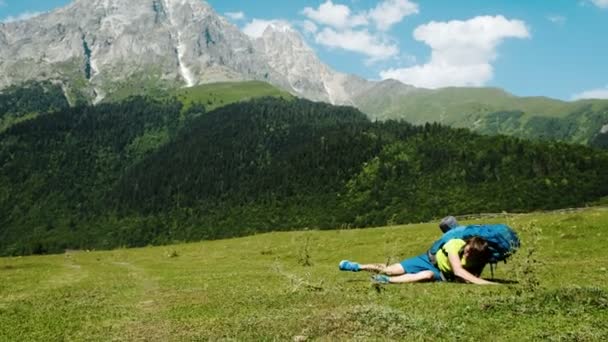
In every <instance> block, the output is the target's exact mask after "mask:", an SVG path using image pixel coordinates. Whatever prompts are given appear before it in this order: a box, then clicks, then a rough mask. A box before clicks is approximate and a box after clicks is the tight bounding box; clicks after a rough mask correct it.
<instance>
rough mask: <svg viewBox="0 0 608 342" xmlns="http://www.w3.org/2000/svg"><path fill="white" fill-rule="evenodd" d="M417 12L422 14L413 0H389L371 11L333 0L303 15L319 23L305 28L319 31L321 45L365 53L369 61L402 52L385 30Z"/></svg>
mask: <svg viewBox="0 0 608 342" xmlns="http://www.w3.org/2000/svg"><path fill="white" fill-rule="evenodd" d="M415 13H418V5H417V4H415V3H413V2H411V1H410V0H385V1H382V2H380V3H379V4H378V5H377V6H376V7H374V8H372V9H370V10H366V11H359V12H356V13H355V12H353V11H352V10H351V8H350V7H349V6H347V5H344V4H336V3H334V2H333V1H332V0H327V1H325V2H324V3H322V4H320V5H319V7H318V8H311V7H306V8H304V9H303V10H302V14H303V15H304V16H306V17H307V18H308V19H309V21H310V22H311V23H313V22H314V23H313V24H315V26H314V27H313V26H312V25H308V28H305V31H307V32H309V33H313V34H315V41H316V42H317V43H318V44H321V45H323V46H326V47H329V48H335V49H342V50H345V51H350V52H356V53H359V54H362V55H364V56H366V57H367V60H366V62H367V63H374V62H377V61H381V60H387V59H389V58H393V57H396V56H398V55H399V53H400V51H399V47H398V46H397V44H396V43H395V42H394V40H391V39H390V37H388V36H387V35H386V34H385V33H384V32H385V31H388V30H389V29H390V28H391V27H393V25H395V24H397V23H399V22H401V21H402V20H403V18H405V17H406V16H408V15H412V14H415ZM317 25H318V26H317ZM319 26H320V27H319Z"/></svg>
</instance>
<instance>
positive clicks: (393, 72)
mask: <svg viewBox="0 0 608 342" xmlns="http://www.w3.org/2000/svg"><path fill="white" fill-rule="evenodd" d="M529 37H530V32H529V31H528V28H527V27H526V24H525V23H524V22H523V21H520V20H508V19H506V18H505V17H503V16H495V17H491V16H481V17H475V18H473V19H470V20H467V21H459V20H454V21H449V22H434V21H433V22H430V23H428V24H426V25H422V26H419V27H418V28H416V30H415V31H414V38H415V39H416V40H418V41H421V42H424V43H426V44H427V45H429V46H430V47H431V49H432V54H431V59H430V61H429V62H428V63H426V64H424V65H416V66H412V67H409V68H401V69H389V70H385V71H382V72H381V73H380V76H381V77H382V78H383V79H387V78H394V79H397V80H400V81H402V82H404V83H407V84H412V85H414V86H418V87H425V88H441V87H447V86H482V85H484V84H486V83H487V82H488V81H489V80H491V79H492V77H493V74H494V70H493V67H492V64H491V62H493V61H494V60H495V59H496V58H497V52H496V50H497V48H498V45H500V43H502V41H503V40H505V39H507V38H529Z"/></svg>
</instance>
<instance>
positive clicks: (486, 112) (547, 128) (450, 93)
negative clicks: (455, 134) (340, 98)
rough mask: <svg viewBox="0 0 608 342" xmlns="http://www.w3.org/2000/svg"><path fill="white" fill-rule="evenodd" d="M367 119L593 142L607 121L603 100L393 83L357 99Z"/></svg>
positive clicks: (373, 89) (607, 109)
mask: <svg viewBox="0 0 608 342" xmlns="http://www.w3.org/2000/svg"><path fill="white" fill-rule="evenodd" d="M357 106H358V107H359V108H360V109H361V110H362V111H363V112H365V113H367V114H368V115H369V116H370V117H372V118H377V119H380V120H387V119H404V120H406V121H408V122H411V123H413V124H424V123H426V122H439V123H442V124H445V125H449V126H453V127H464V128H471V129H473V130H475V131H477V132H480V133H484V134H490V135H495V134H507V135H514V136H518V137H522V138H529V139H555V140H561V141H567V142H572V143H582V144H593V142H594V141H595V139H597V137H598V136H599V135H600V131H601V129H602V127H603V126H604V125H606V124H608V101H605V100H584V101H576V102H565V101H559V100H554V99H550V98H546V97H517V96H514V95H511V94H509V93H507V92H505V91H503V90H501V89H496V88H444V89H437V90H428V89H416V88H412V87H408V86H405V85H402V84H398V83H396V82H384V83H380V84H378V85H377V86H376V87H374V88H372V89H371V90H369V91H368V92H366V93H365V94H362V95H361V96H360V97H359V98H358V99H357Z"/></svg>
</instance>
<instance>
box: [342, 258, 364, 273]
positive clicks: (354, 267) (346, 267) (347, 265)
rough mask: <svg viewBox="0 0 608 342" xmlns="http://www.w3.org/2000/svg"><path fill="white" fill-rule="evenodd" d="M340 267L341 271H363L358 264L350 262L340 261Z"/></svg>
mask: <svg viewBox="0 0 608 342" xmlns="http://www.w3.org/2000/svg"><path fill="white" fill-rule="evenodd" d="M338 267H339V268H340V271H351V272H359V271H360V270H361V268H360V267H359V264H358V263H356V262H351V261H348V260H342V261H340V265H338Z"/></svg>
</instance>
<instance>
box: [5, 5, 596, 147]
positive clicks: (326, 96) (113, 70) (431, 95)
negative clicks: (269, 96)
mask: <svg viewBox="0 0 608 342" xmlns="http://www.w3.org/2000/svg"><path fill="white" fill-rule="evenodd" d="M47 79H50V80H52V81H54V82H58V83H61V84H62V85H63V87H64V91H65V92H66V94H67V95H68V98H69V99H70V102H71V103H77V102H78V101H86V102H92V103H99V102H101V101H103V100H104V99H105V100H109V101H111V100H112V99H113V98H114V96H115V94H116V93H120V92H122V91H123V90H124V89H130V91H131V92H133V93H144V92H146V91H148V90H149V89H162V90H168V89H169V90H170V89H177V88H182V87H188V86H193V85H198V84H208V83H216V82H231V81H232V82H240V81H252V80H255V81H263V82H267V83H270V84H272V85H274V86H276V87H278V88H280V89H283V90H285V91H287V92H289V93H291V94H293V95H296V96H299V97H303V98H307V99H310V100H314V101H322V102H329V103H332V104H337V105H350V106H354V107H357V108H359V109H360V110H362V111H363V112H365V113H366V114H367V115H368V116H369V117H370V118H372V119H379V120H389V119H403V120H406V121H409V122H411V123H414V124H423V123H426V122H440V123H442V124H447V125H452V126H456V127H468V128H471V129H473V130H476V131H478V132H482V133H490V134H512V135H517V136H520V137H525V138H538V137H548V138H556V139H560V140H565V141H569V142H575V143H592V142H593V141H596V140H598V139H599V140H602V139H604V140H606V137H605V135H606V134H608V132H606V128H605V127H607V125H608V101H577V102H565V101H560V100H554V99H550V98H546V97H525V98H521V97H517V96H515V95H513V94H510V93H508V92H506V91H505V90H503V89H500V88H454V87H451V88H442V89H424V88H416V87H413V86H411V85H406V84H403V83H401V82H399V81H397V80H390V79H389V80H383V81H370V80H365V79H363V78H360V77H358V76H355V75H349V74H344V73H340V72H337V71H335V70H332V69H331V68H330V67H329V66H327V65H326V64H324V63H323V62H322V61H321V60H320V59H319V58H318V57H317V55H316V54H315V52H314V50H313V49H311V48H310V47H309V46H308V45H307V44H306V42H305V41H304V39H303V37H302V36H301V35H300V34H299V33H298V31H297V30H295V29H293V28H291V27H289V26H285V25H282V24H279V23H274V24H271V25H269V26H268V27H267V28H266V30H265V31H264V32H263V34H262V35H261V36H260V37H257V38H252V37H249V36H247V35H245V34H244V33H243V32H241V30H240V29H239V28H238V27H237V26H235V25H234V24H232V23H230V22H229V21H228V20H227V19H226V18H224V17H222V16H221V15H218V14H217V13H216V12H215V11H214V10H213V8H212V7H211V6H210V5H209V4H208V3H207V2H205V1H200V0H142V1H137V2H132V1H128V0H94V1H86V0H76V1H74V2H72V3H71V4H69V5H68V6H66V7H63V8H60V9H58V10H56V11H53V12H50V13H46V14H43V15H41V16H38V17H35V18H32V19H30V20H27V21H20V22H14V23H9V24H0V89H2V88H6V87H7V86H9V85H12V84H16V83H20V82H23V81H27V80H47ZM505 112H508V113H513V112H521V115H520V114H517V115H515V116H511V117H509V118H508V120H507V121H508V125H507V127H504V125H503V126H500V125H499V127H496V121H497V120H496V116H504V115H503V114H502V113H505ZM530 121H532V125H528V123H529V122H530ZM572 125H579V126H584V127H583V128H581V129H580V130H578V131H573V130H572V129H571V128H569V127H570V126H572ZM554 126H559V129H558V131H559V132H558V133H557V134H553V133H552V132H551V131H554V130H555V129H553V128H552V127H554ZM568 134H570V135H568Z"/></svg>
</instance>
